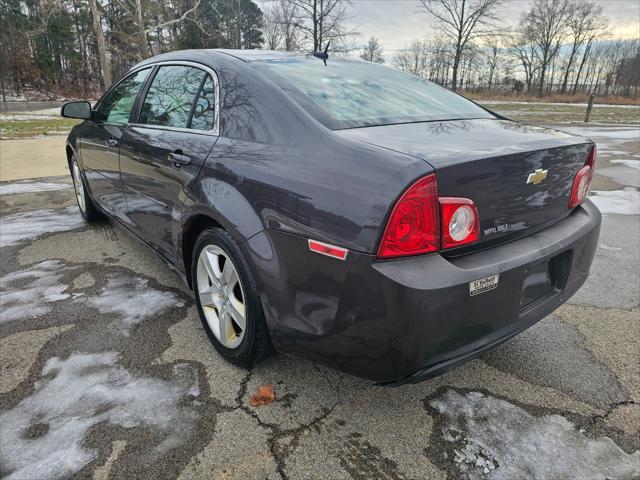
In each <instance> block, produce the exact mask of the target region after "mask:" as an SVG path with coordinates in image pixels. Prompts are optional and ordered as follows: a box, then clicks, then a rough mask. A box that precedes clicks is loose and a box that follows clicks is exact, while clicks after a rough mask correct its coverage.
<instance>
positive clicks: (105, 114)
mask: <svg viewBox="0 0 640 480" xmlns="http://www.w3.org/2000/svg"><path fill="white" fill-rule="evenodd" d="M150 72H151V68H145V69H142V70H138V71H137V72H134V73H132V74H131V75H129V76H127V77H125V78H124V79H123V80H122V81H120V82H119V83H118V84H117V85H116V86H115V87H113V88H112V89H111V91H110V92H108V93H107V95H105V96H104V97H103V98H102V99H101V101H100V102H99V103H98V105H96V108H95V110H94V112H93V114H92V118H91V120H90V121H87V122H86V123H85V125H84V127H83V130H82V131H81V132H80V148H81V150H80V151H81V153H82V164H83V168H84V173H85V177H86V179H87V181H88V183H89V189H90V191H91V195H92V197H93V199H94V200H95V201H96V202H97V203H98V204H99V205H100V206H101V207H102V208H104V209H105V210H106V211H107V212H108V213H110V214H111V215H114V216H117V217H121V216H122V215H123V214H124V213H125V212H126V208H125V204H124V194H123V192H122V186H121V183H120V165H119V145H120V141H121V140H122V137H123V135H124V132H125V130H126V128H127V124H128V123H129V118H130V115H131V113H132V111H133V108H134V105H135V104H136V99H137V96H138V94H139V93H140V90H141V87H142V86H143V84H144V82H145V80H146V78H147V76H148V75H149V73H150Z"/></svg>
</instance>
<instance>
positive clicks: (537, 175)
mask: <svg viewBox="0 0 640 480" xmlns="http://www.w3.org/2000/svg"><path fill="white" fill-rule="evenodd" d="M547 173H549V170H542V169H541V168H538V169H536V170H535V171H534V172H533V173H530V174H529V176H528V177H527V184H529V183H531V184H533V185H537V184H539V183H541V182H542V181H543V180H544V179H545V178H547Z"/></svg>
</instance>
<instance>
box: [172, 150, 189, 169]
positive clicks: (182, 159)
mask: <svg viewBox="0 0 640 480" xmlns="http://www.w3.org/2000/svg"><path fill="white" fill-rule="evenodd" d="M169 161H170V162H172V163H173V164H174V165H175V166H176V167H181V166H182V165H189V164H190V163H191V158H189V157H187V156H186V155H182V154H181V153H176V152H171V153H170V154H169Z"/></svg>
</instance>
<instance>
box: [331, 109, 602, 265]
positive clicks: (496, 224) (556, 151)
mask: <svg viewBox="0 0 640 480" xmlns="http://www.w3.org/2000/svg"><path fill="white" fill-rule="evenodd" d="M337 133H338V134H339V135H341V136H343V137H346V138H350V139H352V140H357V141H362V142H366V143H369V144H373V145H376V146H379V147H382V148H386V149H389V150H393V151H396V152H401V153H404V154H407V155H411V156H414V157H416V158H420V159H423V160H424V161H426V162H428V163H429V164H431V165H432V166H433V168H434V169H435V170H436V176H437V181H438V193H439V195H440V196H441V197H445V196H446V197H465V198H470V199H472V200H473V201H474V202H475V204H476V206H477V208H478V213H479V217H480V238H479V239H478V241H477V242H475V243H474V244H473V245H471V246H467V247H460V248H459V249H457V250H456V252H458V253H463V252H465V251H468V250H476V249H478V248H483V247H488V246H491V245H494V244H499V243H504V242H505V241H508V240H512V239H515V238H518V237H522V236H525V235H529V234H531V233H534V232H536V231H539V230H541V229H542V228H546V227H547V226H549V225H552V224H553V223H556V222H558V221H560V220H562V219H563V218H566V217H567V216H568V215H569V214H570V213H571V211H570V210H569V209H568V203H569V197H570V194H571V189H572V184H573V178H574V176H575V174H576V172H577V171H578V170H579V169H580V168H581V167H582V166H583V165H584V163H585V160H586V158H587V156H588V154H589V150H590V148H591V145H592V144H591V142H590V141H589V140H588V139H586V138H583V137H578V136H575V135H570V134H566V133H563V132H559V131H555V130H551V129H545V128H541V127H534V126H527V125H522V124H519V123H515V122H511V121H508V120H487V119H482V120H462V121H461V120H455V121H442V122H424V123H409V124H397V125H386V126H379V127H368V128H358V129H349V130H339V131H337Z"/></svg>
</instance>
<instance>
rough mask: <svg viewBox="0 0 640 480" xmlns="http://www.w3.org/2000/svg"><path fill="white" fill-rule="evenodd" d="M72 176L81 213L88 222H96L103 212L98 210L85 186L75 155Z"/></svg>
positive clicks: (72, 160)
mask: <svg viewBox="0 0 640 480" xmlns="http://www.w3.org/2000/svg"><path fill="white" fill-rule="evenodd" d="M71 177H72V178H73V190H74V192H75V194H76V201H77V202H78V208H79V209H80V213H81V214H82V216H83V217H84V219H85V220H86V221H87V222H95V221H97V220H101V219H102V214H101V213H100V212H99V211H98V209H97V208H96V206H95V204H94V203H93V200H91V197H90V196H89V192H87V189H86V188H85V184H84V177H83V176H82V171H81V170H80V166H79V165H78V161H77V160H76V157H75V155H73V156H72V157H71Z"/></svg>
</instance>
